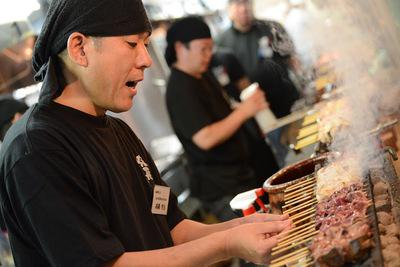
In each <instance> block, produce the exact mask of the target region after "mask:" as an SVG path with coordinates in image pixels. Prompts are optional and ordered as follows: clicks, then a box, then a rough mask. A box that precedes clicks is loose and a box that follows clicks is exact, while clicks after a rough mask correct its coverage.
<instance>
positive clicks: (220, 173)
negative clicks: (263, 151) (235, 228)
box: [166, 68, 256, 200]
mask: <svg viewBox="0 0 400 267" xmlns="http://www.w3.org/2000/svg"><path fill="white" fill-rule="evenodd" d="M222 90H223V89H222V88H221V87H220V85H219V84H218V82H217V81H216V80H215V78H214V77H213V76H212V75H210V74H209V73H206V74H204V75H203V77H202V78H201V79H196V78H194V77H192V76H190V75H188V74H186V73H184V72H182V71H180V70H177V69H176V68H172V69H171V76H170V78H169V81H168V86H167V94H166V102H167V108H168V112H169V115H170V119H171V123H172V126H173V128H174V130H175V133H176V135H177V136H178V138H179V140H180V141H181V143H182V145H183V147H184V149H185V151H186V153H187V156H188V161H189V164H190V167H191V170H192V176H193V177H194V179H192V180H191V190H192V193H193V194H194V195H195V196H197V197H199V198H201V199H203V200H216V199H218V198H221V197H222V196H226V195H235V194H237V193H240V192H243V191H245V190H248V189H251V188H254V187H255V186H256V183H255V174H254V171H253V169H252V168H251V167H250V164H249V147H248V143H247V140H246V136H245V134H244V132H243V129H239V130H238V131H237V132H236V133H235V134H234V135H232V136H231V138H229V139H228V140H226V141H225V142H224V143H222V144H220V145H218V146H216V147H214V148H212V149H210V150H208V151H205V150H202V149H200V148H199V147H198V146H197V145H196V144H194V143H193V141H192V137H193V135H194V134H195V133H197V132H198V131H199V130H201V129H202V128H203V127H205V126H207V125H210V124H212V123H215V122H217V121H220V120H222V119H224V118H226V117H227V116H228V115H229V114H230V113H231V112H232V110H231V108H230V106H229V104H228V102H227V101H226V99H225V98H224V96H223V94H222Z"/></svg>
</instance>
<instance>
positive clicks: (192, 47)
mask: <svg viewBox="0 0 400 267" xmlns="http://www.w3.org/2000/svg"><path fill="white" fill-rule="evenodd" d="M213 44H214V43H213V40H212V39H211V38H203V39H195V40H192V41H190V43H189V44H188V47H185V48H184V49H183V51H182V55H183V57H182V59H183V60H184V61H185V62H186V66H187V68H188V70H187V71H189V72H190V73H194V74H197V75H201V74H203V73H204V72H206V71H207V69H208V65H209V64H210V60H211V56H212V50H213Z"/></svg>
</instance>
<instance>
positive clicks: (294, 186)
mask: <svg viewBox="0 0 400 267" xmlns="http://www.w3.org/2000/svg"><path fill="white" fill-rule="evenodd" d="M330 156H332V153H327V154H323V155H321V156H319V157H315V158H311V159H307V160H304V161H301V162H299V163H297V164H294V165H291V166H288V167H286V168H284V169H282V170H281V171H280V172H278V173H277V174H275V175H274V176H272V177H270V178H269V179H268V180H267V181H266V182H265V183H264V186H263V188H264V190H265V191H267V192H268V193H269V196H270V205H271V209H272V212H273V213H284V214H289V216H290V218H291V219H292V221H293V224H294V227H293V228H292V229H291V230H290V231H289V232H287V233H285V234H284V235H282V236H279V237H278V238H279V243H278V245H277V246H276V247H275V248H273V250H272V253H271V264H270V267H278V266H315V265H317V266H318V265H320V266H323V265H324V264H325V263H328V264H327V265H326V266H344V265H345V266H371V267H372V266H378V267H379V266H384V258H383V253H382V251H383V248H382V246H381V241H380V236H382V233H380V230H379V227H380V226H381V225H379V227H378V223H380V221H378V217H377V212H380V211H382V210H385V211H389V210H390V212H392V213H393V216H394V217H395V221H396V222H397V223H398V222H399V214H400V197H399V196H400V182H399V180H398V179H397V176H396V173H395V171H394V169H393V166H392V164H391V162H390V160H389V158H386V159H385V164H384V168H383V169H371V171H370V173H369V175H368V176H367V177H366V179H364V182H363V184H361V186H360V190H359V191H360V192H362V194H363V195H364V196H365V197H366V199H367V201H366V202H365V203H366V204H365V205H366V206H365V207H366V210H365V212H364V214H363V215H364V218H365V219H366V222H367V223H368V226H369V230H368V231H366V232H365V235H359V236H356V237H354V238H350V239H349V240H348V241H349V242H347V244H348V245H346V249H347V251H346V256H345V257H344V256H343V253H342V254H341V251H340V250H338V249H336V248H335V249H331V250H329V252H328V253H326V255H323V257H320V258H318V260H316V259H314V258H313V254H312V252H311V250H310V245H311V243H312V242H313V240H316V236H317V235H318V234H319V233H320V230H318V227H317V225H318V223H319V222H318V221H317V219H318V217H317V216H316V213H317V209H318V207H317V204H318V201H317V198H316V182H317V178H316V170H318V169H319V168H321V166H322V165H323V164H324V162H325V161H326V160H327V159H328V157H330ZM382 179H383V180H385V181H386V182H387V183H388V185H389V189H390V190H389V191H390V201H389V202H390V203H389V204H388V203H386V205H384V204H383V205H381V204H379V203H378V202H377V204H378V206H377V208H375V200H374V184H376V183H379V181H381V180H382ZM375 191H376V190H375ZM358 194H359V193H358ZM396 211H399V212H398V213H397V212H396ZM335 212H336V211H335ZM361 225H362V224H361V222H359V221H357V220H355V221H354V222H352V224H350V226H349V227H350V228H351V227H353V228H359V226H361ZM398 225H399V224H397V227H398ZM321 229H322V228H321ZM346 229H347V228H346ZM320 236H321V235H320ZM322 236H324V235H322ZM349 236H351V235H349ZM318 238H320V237H318ZM399 242H400V241H399ZM399 244H400V243H399ZM349 255H350V256H351V257H350V256H349ZM349 257H350V260H349ZM321 261H322V262H321ZM345 261H347V263H345Z"/></svg>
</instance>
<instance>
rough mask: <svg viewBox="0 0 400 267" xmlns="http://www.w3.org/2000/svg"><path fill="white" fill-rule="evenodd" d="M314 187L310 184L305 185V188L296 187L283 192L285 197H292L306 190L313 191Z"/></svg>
mask: <svg viewBox="0 0 400 267" xmlns="http://www.w3.org/2000/svg"><path fill="white" fill-rule="evenodd" d="M314 188H315V185H314V184H312V185H311V186H309V187H306V188H298V189H297V190H295V191H291V192H289V193H286V192H285V193H284V195H285V199H287V198H292V197H293V196H296V195H301V194H304V193H305V192H308V191H314V190H315V189H314Z"/></svg>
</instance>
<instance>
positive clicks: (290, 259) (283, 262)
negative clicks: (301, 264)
mask: <svg viewBox="0 0 400 267" xmlns="http://www.w3.org/2000/svg"><path fill="white" fill-rule="evenodd" d="M305 249H307V248H305ZM307 256H310V252H309V251H304V252H302V253H298V254H296V255H294V256H291V257H288V258H285V257H281V258H279V260H280V261H277V262H275V263H271V264H270V265H269V266H270V267H278V266H285V265H287V264H289V263H292V262H296V261H298V260H300V259H302V258H305V257H307Z"/></svg>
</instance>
